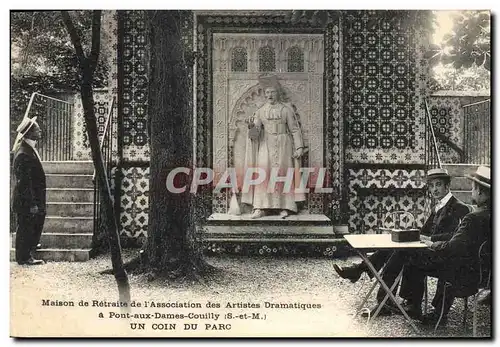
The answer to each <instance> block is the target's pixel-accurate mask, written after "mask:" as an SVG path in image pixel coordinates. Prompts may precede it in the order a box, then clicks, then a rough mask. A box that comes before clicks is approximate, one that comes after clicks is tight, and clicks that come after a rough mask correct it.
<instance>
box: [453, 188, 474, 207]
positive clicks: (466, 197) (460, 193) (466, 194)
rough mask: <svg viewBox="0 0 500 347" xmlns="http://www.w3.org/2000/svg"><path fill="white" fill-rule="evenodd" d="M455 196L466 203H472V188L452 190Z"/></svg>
mask: <svg viewBox="0 0 500 347" xmlns="http://www.w3.org/2000/svg"><path fill="white" fill-rule="evenodd" d="M451 192H452V194H453V195H455V197H456V198H457V199H459V200H461V201H463V202H464V203H466V204H469V205H470V204H472V191H470V190H452V191H451Z"/></svg>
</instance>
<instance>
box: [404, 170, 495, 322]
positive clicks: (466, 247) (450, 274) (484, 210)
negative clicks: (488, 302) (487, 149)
mask: <svg viewBox="0 0 500 347" xmlns="http://www.w3.org/2000/svg"><path fill="white" fill-rule="evenodd" d="M466 177H467V178H469V179H470V180H472V181H473V186H472V201H473V203H474V204H476V205H477V209H476V210H475V211H473V212H471V213H469V214H467V215H466V216H465V217H464V218H463V219H462V221H461V223H460V225H459V226H458V227H457V229H456V230H455V232H454V233H453V236H452V237H451V239H450V240H447V241H446V240H440V241H435V240H432V239H431V240H425V241H424V242H425V243H426V244H427V245H428V246H429V248H430V249H426V250H422V251H421V252H419V254H418V256H411V257H410V258H409V262H408V264H407V265H406V266H405V270H404V272H403V281H404V279H405V278H407V279H408V280H409V281H410V282H411V281H414V283H417V282H418V281H420V279H421V278H424V276H425V275H432V276H437V277H438V278H439V279H440V280H445V281H446V282H448V283H450V284H451V286H450V287H446V293H445V297H446V298H445V302H444V305H443V306H442V307H441V306H440V307H439V308H436V310H434V311H432V312H430V313H429V314H428V315H427V316H424V317H422V321H424V322H425V323H436V322H437V321H438V319H439V317H440V315H441V309H442V311H443V316H442V319H441V322H443V323H446V320H447V319H446V316H447V314H448V312H449V310H450V308H451V305H452V304H453V300H454V298H455V296H456V295H459V294H461V295H463V294H464V293H471V294H472V293H473V292H475V290H476V289H477V286H478V284H479V278H480V266H479V256H478V253H479V248H480V247H481V245H482V244H483V242H485V241H487V243H490V245H489V246H491V191H490V190H491V178H490V168H489V167H487V166H479V167H478V169H477V171H476V172H475V173H473V174H472V175H467V176H466ZM487 265H488V267H489V268H490V269H491V264H487ZM448 288H449V289H448ZM408 290H409V293H408V294H410V295H411V300H412V301H413V302H414V303H419V304H420V303H421V302H422V297H423V292H424V290H423V287H421V286H415V285H413V286H409V287H408ZM467 295H469V294H467Z"/></svg>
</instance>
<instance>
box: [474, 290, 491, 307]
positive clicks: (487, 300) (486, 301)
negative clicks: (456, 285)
mask: <svg viewBox="0 0 500 347" xmlns="http://www.w3.org/2000/svg"><path fill="white" fill-rule="evenodd" d="M477 304H478V305H484V306H491V290H488V291H487V292H485V294H484V295H482V296H480V297H479V299H477Z"/></svg>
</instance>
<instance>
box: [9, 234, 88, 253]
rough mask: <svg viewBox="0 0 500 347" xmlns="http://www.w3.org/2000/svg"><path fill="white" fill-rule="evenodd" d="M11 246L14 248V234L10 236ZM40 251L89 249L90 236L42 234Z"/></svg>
mask: <svg viewBox="0 0 500 347" xmlns="http://www.w3.org/2000/svg"><path fill="white" fill-rule="evenodd" d="M11 239H12V243H11V246H12V247H13V248H14V247H15V244H16V233H14V234H12V237H11ZM40 243H41V244H42V249H46V248H49V249H54V248H60V249H82V248H91V246H92V234H91V233H86V234H68V233H51V232H49V233H45V232H44V233H42V237H41V238H40Z"/></svg>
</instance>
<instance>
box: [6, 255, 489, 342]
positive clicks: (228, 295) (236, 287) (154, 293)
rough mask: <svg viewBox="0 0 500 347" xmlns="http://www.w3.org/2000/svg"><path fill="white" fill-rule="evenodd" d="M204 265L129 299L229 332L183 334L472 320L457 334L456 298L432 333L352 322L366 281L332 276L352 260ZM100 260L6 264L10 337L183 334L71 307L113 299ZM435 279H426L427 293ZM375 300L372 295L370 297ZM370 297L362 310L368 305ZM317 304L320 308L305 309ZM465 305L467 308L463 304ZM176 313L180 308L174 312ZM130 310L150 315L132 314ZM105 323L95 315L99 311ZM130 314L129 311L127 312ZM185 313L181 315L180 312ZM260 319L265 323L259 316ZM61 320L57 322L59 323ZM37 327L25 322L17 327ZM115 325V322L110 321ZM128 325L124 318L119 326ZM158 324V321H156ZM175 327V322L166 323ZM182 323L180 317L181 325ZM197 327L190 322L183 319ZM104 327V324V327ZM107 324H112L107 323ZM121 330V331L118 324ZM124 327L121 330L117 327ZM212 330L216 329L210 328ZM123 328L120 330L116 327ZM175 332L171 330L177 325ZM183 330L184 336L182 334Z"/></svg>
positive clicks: (453, 326)
mask: <svg viewBox="0 0 500 347" xmlns="http://www.w3.org/2000/svg"><path fill="white" fill-rule="evenodd" d="M132 256H133V252H132V251H131V250H126V251H125V253H124V258H125V259H130V258H131V257H132ZM207 260H208V261H209V263H211V264H212V265H214V266H215V267H217V268H219V269H221V274H220V275H219V276H217V279H216V280H213V281H210V282H209V283H207V284H206V285H205V284H202V283H185V282H183V283H169V282H168V281H166V280H156V281H153V282H147V280H146V278H145V276H144V275H132V276H131V277H130V283H131V295H132V299H133V300H136V301H138V302H144V301H148V302H150V301H155V302H172V301H176V302H187V301H190V302H200V303H201V304H202V305H203V309H201V310H200V311H196V312H199V313H203V312H212V313H217V314H221V318H219V319H218V320H217V321H212V320H200V321H197V322H199V323H200V326H201V328H200V330H201V329H203V328H206V327H205V323H210V324H211V323H217V324H219V323H227V322H229V323H231V325H232V327H231V330H230V331H215V332H214V331H211V329H212V328H213V326H211V327H210V329H209V330H208V331H207V330H206V329H203V331H196V332H193V333H191V332H189V333H191V335H190V336H211V335H212V336H213V335H215V334H218V335H219V336H235V335H236V336H265V335H271V336H335V337H346V336H347V337H349V336H351V337H352V336H355V337H430V336H446V337H456V336H472V331H471V330H472V315H471V314H470V317H469V319H468V331H467V332H464V331H463V328H462V325H461V320H462V315H463V304H462V300H456V303H455V305H454V307H453V308H452V311H451V313H450V316H449V322H448V326H447V327H446V328H441V329H439V330H438V332H437V334H435V333H434V331H433V329H431V328H426V327H424V326H421V325H420V324H418V323H417V325H418V326H419V328H420V329H421V333H420V334H419V335H417V334H415V333H414V332H413V330H412V329H411V328H410V327H409V326H408V324H407V323H406V322H405V320H404V318H403V316H401V315H392V316H389V317H379V318H377V319H376V320H375V321H374V323H372V324H367V323H366V322H365V321H364V319H362V318H358V319H356V320H352V315H353V314H354V311H355V307H356V306H357V305H358V304H359V303H360V301H361V300H362V298H363V297H364V295H365V293H366V292H367V290H368V289H369V285H370V282H369V279H368V277H367V276H365V275H364V276H363V277H362V279H361V280H360V281H358V283H356V284H351V283H350V282H349V281H346V280H342V279H340V278H339V277H338V276H337V275H336V273H335V272H334V271H333V268H332V264H333V262H334V261H336V262H338V263H339V264H341V265H347V264H350V263H352V262H353V261H356V262H357V261H358V259H357V258H355V257H352V258H349V259H343V260H330V259H325V258H322V259H319V258H271V257H244V256H239V257H237V256H217V257H207ZM109 264H110V261H109V258H108V257H107V256H100V257H98V258H96V259H92V260H90V261H88V262H85V263H47V264H45V265H44V266H32V267H27V266H19V265H17V264H16V263H11V284H10V285H11V315H12V320H13V324H12V327H11V334H12V335H29V336H34V335H43V336H62V335H82V334H83V335H90V336H99V335H106V336H120V335H123V334H127V333H128V334H134V335H137V336H149V335H151V336H164V337H165V336H178V334H182V333H183V330H180V331H178V330H175V331H165V330H163V331H158V330H151V322H152V321H151V320H142V321H139V322H144V323H147V330H146V331H143V330H141V331H138V330H135V331H131V330H130V325H129V324H128V323H126V324H124V321H126V320H113V319H110V318H109V317H108V315H109V312H115V311H116V312H118V311H119V309H114V308H102V307H78V302H79V301H80V300H83V301H88V302H90V303H92V300H102V301H109V302H114V301H116V299H117V290H116V285H115V282H114V278H113V276H110V275H99V274H98V272H99V271H101V270H104V269H106V268H108V267H109ZM433 286H435V282H434V281H431V285H430V293H431V295H432V293H433ZM372 296H374V295H372ZM44 299H45V300H60V301H73V302H74V303H75V305H76V306H77V307H75V308H67V307H51V306H50V307H47V306H42V300H44ZM208 301H210V302H212V303H219V304H220V305H221V306H222V308H219V309H211V310H207V308H206V303H207V302H208ZM228 302H232V303H236V304H237V303H248V302H249V303H258V304H260V306H261V307H260V308H258V309H252V308H250V309H249V308H237V307H236V308H234V309H227V308H225V306H226V305H227V303H228ZM266 302H268V303H274V304H276V303H288V304H292V305H293V304H295V303H301V304H306V305H310V307H311V308H307V309H301V308H298V309H296V308H289V309H275V308H266V307H265V305H266V304H265V303H266ZM373 304H374V298H372V301H371V302H370V304H369V305H368V307H372V305H373ZM313 305H321V308H312V306H313ZM469 305H470V306H471V304H469ZM177 310H179V312H182V309H177ZM136 311H137V312H150V311H147V310H146V309H144V308H143V309H137V310H136ZM154 311H155V312H164V313H165V312H170V311H172V312H174V311H176V310H175V309H171V310H168V309H165V308H163V309H154ZM101 312H102V313H104V318H98V313H101ZM133 312H135V311H133ZM184 312H186V310H184ZM228 312H232V313H233V314H240V313H241V314H245V313H247V314H249V315H251V314H252V313H260V315H261V316H260V320H241V319H236V320H235V319H233V320H232V321H228V320H224V319H223V318H222V316H223V315H224V314H226V313H228ZM264 315H265V319H263V317H264ZM478 315H479V322H480V324H479V335H480V336H485V337H486V336H491V328H490V322H491V321H490V310H489V308H485V307H482V308H481V310H480V311H479V313H478ZM59 318H60V319H59ZM27 320H30V321H31V322H36V323H33V324H31V325H27V324H26V323H22V324H21V323H19V324H16V322H18V321H19V322H26V321H27ZM117 322H118V323H117ZM126 322H130V321H126ZM155 322H163V323H166V322H167V321H164V320H156V321H155ZM168 322H170V323H175V322H176V321H172V320H171V321H168ZM186 322H187V321H182V320H179V321H177V323H179V324H178V325H180V326H182V325H183V324H184V323H186ZM189 322H190V323H196V322H195V321H189ZM110 324H111V325H110ZM113 324H114V325H113ZM125 325H126V327H125ZM124 327H125V328H124ZM217 327H218V326H217ZM122 329H125V330H122ZM176 329H178V328H176ZM184 333H186V332H184Z"/></svg>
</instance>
